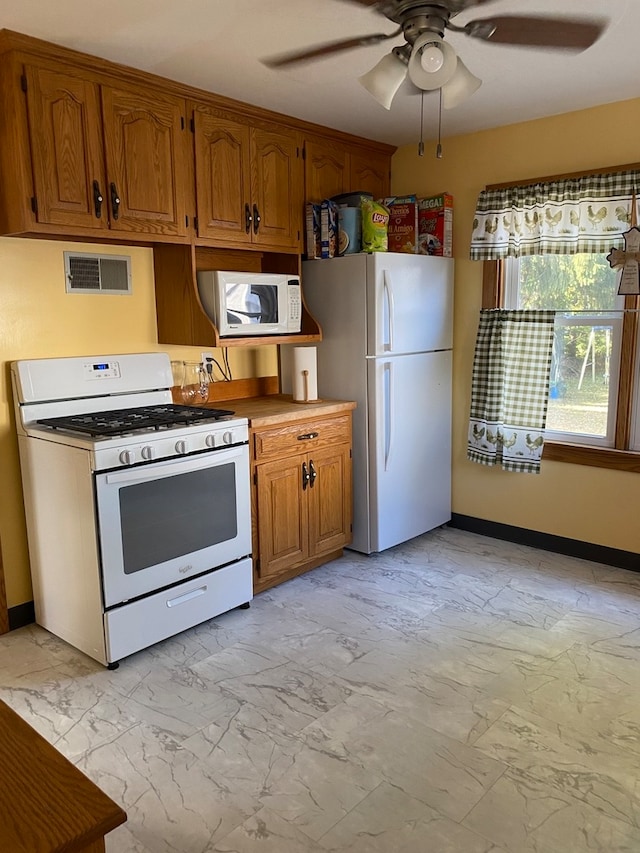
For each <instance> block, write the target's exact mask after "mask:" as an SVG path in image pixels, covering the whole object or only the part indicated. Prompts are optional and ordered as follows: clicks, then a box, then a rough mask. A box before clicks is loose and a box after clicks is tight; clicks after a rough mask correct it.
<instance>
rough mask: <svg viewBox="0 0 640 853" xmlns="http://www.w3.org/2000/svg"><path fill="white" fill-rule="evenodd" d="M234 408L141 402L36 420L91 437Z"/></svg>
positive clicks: (180, 422)
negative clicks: (98, 410) (128, 405)
mask: <svg viewBox="0 0 640 853" xmlns="http://www.w3.org/2000/svg"><path fill="white" fill-rule="evenodd" d="M233 414H234V412H232V411H230V410H228V409H208V408H196V407H195V406H176V405H173V404H166V405H159V406H142V407H140V408H137V409H119V410H115V411H107V412H90V413H89V414H83V415H69V416H66V417H60V418H42V419H41V420H38V423H39V424H43V425H44V426H48V427H51V428H52V429H56V430H65V431H66V432H75V433H78V434H80V435H91V436H95V437H105V436H119V435H126V434H128V433H131V432H142V431H146V432H149V431H153V430H162V429H168V428H170V427H176V426H190V425H191V424H198V423H204V422H206V421H217V420H220V419H221V418H227V417H229V416H231V415H233Z"/></svg>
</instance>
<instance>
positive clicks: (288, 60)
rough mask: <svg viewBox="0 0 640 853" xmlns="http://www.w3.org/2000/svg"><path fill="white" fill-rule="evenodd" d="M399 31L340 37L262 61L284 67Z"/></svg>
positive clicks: (392, 35) (383, 39)
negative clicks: (339, 38)
mask: <svg viewBox="0 0 640 853" xmlns="http://www.w3.org/2000/svg"><path fill="white" fill-rule="evenodd" d="M401 32H402V28H400V29H399V30H395V32H393V33H388V34H387V33H373V34H372V35H366V36H354V37H353V38H350V39H341V40H340V41H329V42H325V43H324V44H319V45H317V46H316V47H310V48H307V49H306V50H296V51H293V52H292V53H282V54H280V55H279V56H272V57H271V58H270V59H263V60H262V63H263V64H264V65H266V66H267V67H268V68H284V67H285V66H287V65H295V64H296V63H298V62H307V61H309V60H311V59H319V58H320V57H321V56H328V55H329V54H332V53H339V52H340V51H343V50H350V49H351V48H354V47H364V46H365V45H369V44H378V42H381V41H386V40H387V39H391V38H395V37H396V36H398V35H400V33H401Z"/></svg>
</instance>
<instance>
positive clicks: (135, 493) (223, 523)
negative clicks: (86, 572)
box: [95, 445, 251, 607]
mask: <svg viewBox="0 0 640 853" xmlns="http://www.w3.org/2000/svg"><path fill="white" fill-rule="evenodd" d="M95 480H96V505H97V511H98V532H99V540H100V553H101V559H102V581H103V591H104V603H105V607H112V606H113V605H116V604H121V603H122V602H124V601H127V600H129V599H132V598H136V597H138V596H141V595H146V594H147V593H150V592H155V591H156V590H158V589H161V588H163V587H167V586H171V585H172V584H175V583H177V582H179V581H183V580H185V579H186V578H189V577H192V576H193V575H198V574H201V573H202V572H206V571H208V570H210V569H214V568H218V567H219V566H222V565H225V564H226V563H231V562H233V561H234V560H238V559H240V558H241V557H246V556H247V555H249V554H251V500H250V486H249V449H248V447H247V445H241V446H238V447H231V448H224V449H220V450H216V451H213V452H211V453H203V454H199V455H197V456H189V457H182V458H180V459H169V460H166V461H164V462H157V463H154V464H150V465H144V466H140V467H137V468H128V469H126V470H120V471H112V472H109V473H104V474H97V475H96V478H95Z"/></svg>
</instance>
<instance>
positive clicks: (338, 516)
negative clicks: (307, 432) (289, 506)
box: [307, 445, 352, 557]
mask: <svg viewBox="0 0 640 853" xmlns="http://www.w3.org/2000/svg"><path fill="white" fill-rule="evenodd" d="M308 465H309V471H310V475H311V480H310V483H309V487H308V488H307V495H308V501H309V556H310V557H315V556H319V555H320V554H323V553H324V552H329V551H335V550H337V549H338V548H342V547H343V546H344V545H346V544H348V543H349V542H350V541H351V504H352V499H351V457H350V453H349V445H338V446H337V447H327V448H324V449H321V450H318V451H317V452H315V453H310V454H309V460H308Z"/></svg>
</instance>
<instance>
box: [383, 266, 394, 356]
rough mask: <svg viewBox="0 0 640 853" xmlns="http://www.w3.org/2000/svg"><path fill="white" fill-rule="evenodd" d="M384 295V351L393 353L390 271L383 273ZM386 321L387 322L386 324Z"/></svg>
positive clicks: (392, 306)
mask: <svg viewBox="0 0 640 853" xmlns="http://www.w3.org/2000/svg"><path fill="white" fill-rule="evenodd" d="M382 282H383V294H384V298H385V304H384V308H386V311H385V310H384V309H383V312H382V316H383V322H384V325H385V328H384V330H383V344H382V346H383V349H384V351H385V352H393V325H394V305H393V285H392V283H391V273H390V271H389V270H383V272H382ZM385 321H386V322H385Z"/></svg>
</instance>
